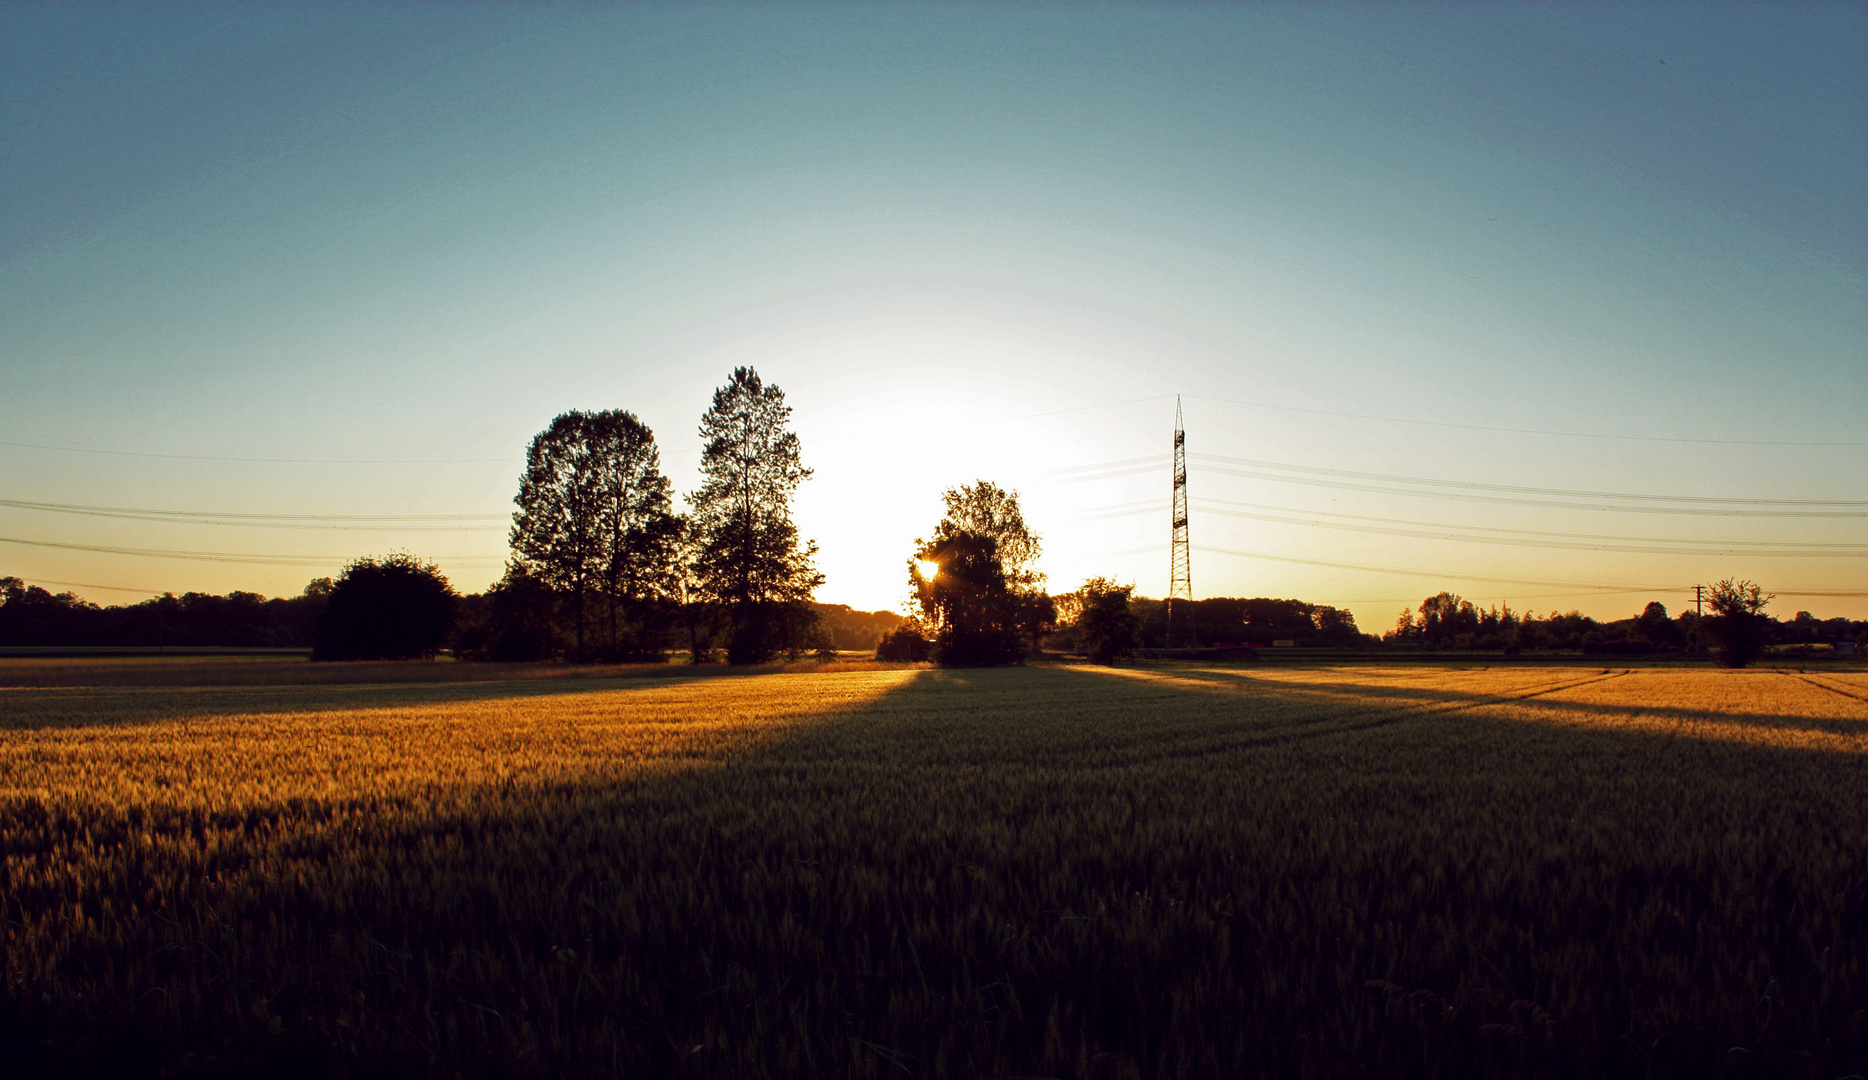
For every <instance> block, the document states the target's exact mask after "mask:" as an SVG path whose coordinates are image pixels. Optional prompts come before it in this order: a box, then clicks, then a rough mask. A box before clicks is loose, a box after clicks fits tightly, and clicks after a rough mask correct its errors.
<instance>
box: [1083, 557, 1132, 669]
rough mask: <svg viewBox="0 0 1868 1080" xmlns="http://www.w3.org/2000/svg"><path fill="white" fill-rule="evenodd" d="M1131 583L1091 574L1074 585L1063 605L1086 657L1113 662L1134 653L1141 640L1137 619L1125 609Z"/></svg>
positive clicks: (1127, 607)
mask: <svg viewBox="0 0 1868 1080" xmlns="http://www.w3.org/2000/svg"><path fill="white" fill-rule="evenodd" d="M1134 592H1135V586H1133V585H1118V584H1116V583H1115V582H1114V581H1111V580H1110V579H1108V578H1106V577H1093V578H1091V579H1089V580H1088V581H1085V582H1084V583H1083V584H1082V585H1080V586H1078V588H1077V590H1076V592H1074V593H1072V594H1071V595H1070V598H1069V600H1070V602H1069V603H1068V604H1066V605H1064V607H1065V609H1066V611H1067V612H1068V613H1069V615H1070V616H1071V623H1072V625H1073V626H1074V627H1075V628H1076V632H1077V640H1078V641H1079V642H1080V643H1081V645H1082V647H1083V651H1084V652H1086V653H1088V654H1089V657H1090V660H1091V661H1092V662H1093V663H1098V664H1113V663H1115V662H1116V661H1117V660H1119V659H1122V658H1124V657H1129V656H1133V655H1135V648H1136V646H1138V645H1140V644H1141V620H1139V619H1137V618H1136V617H1135V613H1134V612H1132V611H1130V610H1129V598H1130V596H1131V595H1132V594H1133V593H1134Z"/></svg>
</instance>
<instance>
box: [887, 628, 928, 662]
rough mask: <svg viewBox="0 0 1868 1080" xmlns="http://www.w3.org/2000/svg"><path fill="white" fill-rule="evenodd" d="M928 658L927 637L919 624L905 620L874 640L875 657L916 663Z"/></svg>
mask: <svg viewBox="0 0 1868 1080" xmlns="http://www.w3.org/2000/svg"><path fill="white" fill-rule="evenodd" d="M927 658H928V639H927V638H926V637H925V636H923V635H922V633H921V624H920V623H918V622H913V621H910V622H906V623H903V624H902V625H900V626H898V627H896V628H895V629H893V630H890V631H888V632H887V633H885V634H883V635H882V637H881V638H880V639H879V640H878V641H877V642H876V659H878V660H888V661H893V662H895V663H914V664H918V663H920V662H921V661H923V660H926V659H927Z"/></svg>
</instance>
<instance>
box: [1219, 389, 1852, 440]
mask: <svg viewBox="0 0 1868 1080" xmlns="http://www.w3.org/2000/svg"><path fill="white" fill-rule="evenodd" d="M1187 396H1188V397H1190V398H1195V399H1197V400H1199V401H1213V402H1218V403H1221V404H1225V405H1245V406H1248V407H1250V408H1254V409H1276V410H1278V411H1280V412H1299V413H1309V414H1310V415H1312V416H1342V417H1347V418H1349V419H1352V420H1379V421H1381V422H1382V423H1385V424H1416V425H1419V426H1422V427H1443V428H1457V429H1459V430H1462V431H1492V432H1498V433H1500V434H1506V435H1557V436H1561V437H1563V438H1566V439H1615V440H1619V441H1623V442H1661V443H1695V444H1699V445H1706V446H1868V442H1803V441H1796V440H1781V439H1694V438H1685V437H1679V436H1669V435H1604V434H1601V433H1599V432H1587V431H1553V430H1550V429H1546V428H1514V427H1498V426H1495V425H1492V424H1458V423H1454V422H1452V421H1449V420H1418V419H1413V418H1410V417H1401V416H1377V415H1374V414H1371V413H1352V412H1341V411H1339V410H1336V409H1305V408H1300V407H1298V406H1296V405H1273V404H1271V403H1270V402H1267V401H1239V400H1237V399H1235V398H1219V397H1208V396H1206V395H1204V394H1188V395H1187Z"/></svg>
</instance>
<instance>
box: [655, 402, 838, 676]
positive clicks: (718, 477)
mask: <svg viewBox="0 0 1868 1080" xmlns="http://www.w3.org/2000/svg"><path fill="white" fill-rule="evenodd" d="M790 419H791V409H790V407H789V406H787V405H786V404H785V394H784V391H782V390H780V389H779V388H778V387H776V386H767V385H766V384H765V383H764V382H762V381H761V380H760V378H759V374H758V372H756V371H754V370H753V369H751V368H749V367H742V368H735V369H733V373H732V375H731V376H729V377H728V379H727V384H726V385H725V386H722V387H720V388H719V389H718V390H716V391H714V395H713V405H712V406H711V407H710V408H709V409H708V410H707V413H706V415H704V416H702V417H701V427H700V435H701V438H702V439H703V440H704V441H705V443H706V448H705V449H704V450H703V451H702V452H701V476H702V482H701V487H700V490H699V491H697V492H695V493H694V494H693V495H691V496H689V499H688V501H689V504H690V506H691V510H692V512H691V515H690V516H691V518H692V521H693V523H694V530H695V555H694V563H693V567H692V574H693V576H692V589H691V591H690V600H691V601H699V602H701V603H703V604H708V605H718V608H719V611H720V612H721V614H722V615H723V617H724V618H725V621H726V623H727V626H728V628H729V633H730V634H731V637H730V638H729V640H728V643H727V660H728V661H729V662H730V663H735V664H750V663H758V662H761V661H764V660H769V659H771V658H772V657H774V656H777V655H779V654H780V653H785V654H790V655H797V654H801V653H802V652H804V651H805V650H807V649H810V648H814V647H816V645H817V641H816V636H815V634H814V632H813V629H812V628H813V626H814V625H815V621H816V620H815V615H816V613H815V612H814V611H813V610H812V609H811V607H810V600H811V593H812V592H813V591H814V590H815V589H816V588H817V587H818V586H819V585H821V584H823V581H824V576H823V575H822V574H820V573H818V572H817V570H816V568H815V567H813V566H812V565H811V564H812V560H813V559H814V558H815V557H816V555H817V544H816V543H815V542H812V543H809V544H805V545H803V546H800V545H799V543H798V528H797V526H796V525H794V524H793V523H792V520H791V499H792V496H793V495H794V494H795V493H796V492H797V489H798V485H799V484H800V483H802V482H803V481H805V480H807V479H809V478H810V476H811V470H809V469H807V468H805V467H804V465H803V463H802V461H801V460H800V457H801V453H802V449H801V446H800V444H799V442H798V436H797V435H796V434H795V433H793V432H792V431H790V430H789V429H788V428H787V427H786V423H787V422H788V421H789V420H790Z"/></svg>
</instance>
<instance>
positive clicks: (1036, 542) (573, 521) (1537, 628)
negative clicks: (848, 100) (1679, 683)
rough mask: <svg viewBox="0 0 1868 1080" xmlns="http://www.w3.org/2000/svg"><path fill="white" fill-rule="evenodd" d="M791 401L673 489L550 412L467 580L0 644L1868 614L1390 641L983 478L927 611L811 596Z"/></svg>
mask: <svg viewBox="0 0 1868 1080" xmlns="http://www.w3.org/2000/svg"><path fill="white" fill-rule="evenodd" d="M790 418H791V408H790V407H789V406H788V405H787V404H786V403H785V395H784V392H783V391H782V390H780V389H779V388H778V387H777V386H775V385H772V384H769V383H767V382H765V381H764V380H762V379H761V378H760V377H759V374H758V372H756V371H755V370H753V369H752V368H750V367H740V368H735V369H734V370H733V371H732V372H731V374H730V375H729V376H728V378H727V381H726V383H725V384H724V385H722V386H720V387H719V388H717V389H716V390H715V391H714V394H713V398H712V401H711V403H710V405H709V407H708V409H707V410H706V412H705V413H704V414H703V415H702V416H701V420H700V428H699V433H700V436H701V439H702V442H703V450H702V456H701V465H700V472H701V483H700V486H699V487H698V488H697V489H696V490H695V491H693V492H691V493H688V494H687V495H686V496H685V497H684V499H683V500H682V501H683V503H684V504H685V505H684V507H682V508H680V509H677V507H676V502H675V495H674V492H673V486H672V484H671V483H670V481H669V480H668V478H667V477H666V476H664V475H663V474H662V471H661V457H660V452H659V450H658V448H657V446H656V442H655V434H654V432H653V431H651V430H650V429H649V427H648V426H647V425H646V424H644V423H642V421H641V420H640V419H638V418H637V417H636V416H635V414H633V413H630V412H627V411H623V410H616V409H612V410H604V411H597V412H582V411H575V410H574V411H570V412H566V413H563V414H561V415H559V416H557V417H555V418H554V419H553V420H552V421H551V423H550V424H549V425H547V426H546V428H545V430H544V431H541V432H540V433H539V434H538V435H537V436H535V437H534V438H533V439H532V441H531V443H530V444H529V446H528V447H527V450H526V459H525V468H524V470H523V472H522V473H521V475H520V478H519V487H518V493H517V494H516V495H515V496H514V503H515V505H516V507H517V509H516V510H515V512H514V514H513V525H512V530H511V533H510V536H509V540H510V548H511V551H510V557H509V558H508V560H507V563H506V567H505V571H504V573H503V574H502V575H501V577H500V579H499V580H498V581H497V582H496V583H494V584H493V585H492V586H491V587H490V588H489V589H488V590H487V591H486V592H485V593H483V594H480V595H476V596H466V597H462V596H459V595H458V594H457V593H456V592H455V590H454V589H453V587H452V586H451V585H450V584H449V582H448V580H447V578H446V577H444V576H443V575H442V574H441V572H440V570H439V569H438V568H437V567H435V566H434V565H433V564H432V563H428V562H424V561H422V560H420V559H418V558H416V557H414V556H412V555H408V554H391V555H388V556H382V557H367V558H361V559H358V560H356V561H354V562H352V563H351V564H350V565H349V566H348V567H346V569H345V571H344V573H343V575H342V576H341V577H339V578H337V579H335V580H333V579H331V578H320V579H318V580H315V581H313V582H312V583H311V584H310V585H308V586H307V587H306V589H305V592H304V594H303V595H302V596H299V597H293V598H287V599H275V600H266V599H264V598H262V597H259V596H257V595H255V594H252V593H241V592H236V593H231V594H229V595H227V596H225V597H218V596H208V595H204V594H198V593H189V594H186V595H184V596H182V597H179V598H178V597H175V596H164V597H158V598H155V599H153V600H149V601H145V602H143V603H140V604H135V605H130V606H127V607H119V608H99V607H96V606H95V605H90V604H86V603H85V602H83V601H82V600H79V599H78V598H77V597H76V596H73V595H71V594H61V595H57V596H55V595H53V594H51V593H48V592H47V591H46V590H44V589H40V588H37V587H32V586H28V585H26V584H25V583H24V582H23V581H20V580H19V579H17V578H0V645H157V646H163V645H168V646H176V647H201V646H236V647H279V648H294V647H299V648H302V647H310V648H311V649H312V656H313V659H315V660H363V659H413V658H420V657H431V656H434V655H436V654H437V653H439V652H441V651H443V650H452V652H453V653H454V655H455V656H457V657H458V658H460V659H464V660H495V661H539V660H569V661H573V662H606V663H644V662H647V663H660V662H664V661H666V660H667V659H668V658H669V657H670V655H671V654H674V653H678V652H685V653H686V655H687V656H688V658H689V659H690V660H691V661H692V662H694V663H707V662H713V661H718V660H725V661H726V662H728V663H734V664H750V663H761V662H765V661H769V660H772V659H774V658H777V657H781V656H782V657H788V658H796V657H801V656H804V655H806V654H817V655H823V656H829V655H833V654H834V652H835V651H837V650H840V649H841V650H848V649H864V650H867V649H870V648H874V649H875V650H876V655H877V656H878V657H880V658H882V659H888V660H899V661H923V660H931V661H933V662H935V663H938V664H941V665H943V666H954V667H974V666H991V665H998V664H1016V663H1021V662H1023V661H1024V660H1025V659H1026V658H1028V657H1030V656H1032V655H1035V654H1041V653H1042V652H1043V651H1044V650H1045V648H1046V647H1047V645H1048V646H1050V647H1051V648H1053V649H1062V650H1064V651H1071V652H1081V653H1083V654H1085V655H1087V656H1089V657H1090V658H1091V659H1093V660H1096V661H1099V662H1105V663H1107V662H1112V661H1114V660H1116V659H1120V658H1122V657H1125V656H1130V655H1133V654H1134V653H1135V652H1136V651H1137V650H1140V649H1150V648H1152V649H1159V648H1164V647H1166V646H1167V645H1168V644H1169V638H1170V636H1172V637H1173V638H1174V639H1175V640H1174V644H1177V645H1185V644H1189V643H1192V642H1198V643H1201V644H1204V645H1207V646H1219V647H1233V648H1240V647H1246V646H1267V645H1273V644H1283V643H1289V644H1293V645H1298V646H1322V647H1344V646H1357V645H1371V646H1372V645H1378V644H1386V645H1392V646H1399V647H1409V648H1432V649H1445V648H1451V649H1481V650H1498V651H1503V652H1507V653H1516V652H1522V651H1527V650H1551V649H1554V650H1576V651H1581V652H1584V653H1605V654H1625V653H1636V652H1647V651H1657V650H1667V649H1686V648H1700V647H1709V648H1714V649H1715V650H1716V655H1717V656H1718V658H1719V660H1720V662H1721V663H1732V664H1743V663H1744V662H1746V661H1747V660H1749V659H1751V658H1752V657H1755V656H1756V655H1757V654H1758V653H1759V652H1761V651H1762V650H1763V648H1764V647H1765V646H1766V645H1768V644H1770V643H1772V642H1774V641H1793V640H1808V641H1815V640H1818V639H1819V638H1820V639H1823V640H1848V639H1851V638H1860V637H1862V636H1863V632H1864V631H1868V623H1850V622H1849V620H1846V619H1836V620H1828V621H1827V622H1818V621H1816V620H1814V619H1812V618H1811V617H1810V616H1809V614H1808V613H1807V612H1799V613H1798V615H1797V617H1796V619H1795V620H1793V623H1792V625H1791V626H1790V627H1788V628H1787V627H1786V626H1785V624H1780V623H1778V622H1777V621H1776V620H1774V619H1772V618H1770V617H1769V616H1767V615H1765V614H1764V613H1763V612H1764V608H1765V606H1766V605H1767V604H1768V603H1769V601H1770V597H1769V596H1767V595H1765V594H1764V593H1763V592H1762V591H1761V590H1760V589H1759V588H1758V587H1757V586H1756V585H1755V584H1753V583H1751V582H1741V581H1736V580H1728V581H1724V582H1720V583H1718V584H1716V585H1714V586H1713V587H1712V593H1711V603H1712V606H1713V614H1712V615H1710V616H1708V617H1706V618H1705V619H1699V618H1697V617H1695V616H1693V615H1691V614H1687V615H1682V616H1681V617H1679V618H1678V619H1674V618H1669V617H1668V615H1667V611H1666V608H1665V607H1664V606H1662V605H1661V604H1659V603H1658V602H1656V603H1651V604H1649V605H1647V608H1646V609H1645V610H1644V611H1643V612H1642V613H1641V614H1640V615H1639V616H1637V617H1635V618H1632V619H1626V620H1619V621H1616V622H1610V623H1606V624H1604V623H1598V622H1596V621H1595V620H1593V619H1590V618H1588V617H1586V616H1583V615H1581V614H1579V613H1577V612H1574V611H1572V612H1570V613H1568V614H1562V613H1558V612H1551V613H1550V614H1549V615H1548V616H1546V617H1538V616H1536V615H1535V614H1530V613H1525V614H1519V613H1517V612H1513V611H1512V610H1511V609H1510V608H1509V607H1503V608H1500V607H1492V608H1489V609H1481V608H1477V607H1475V606H1474V605H1473V604H1472V603H1470V602H1469V601H1466V600H1463V599H1461V598H1460V597H1459V596H1458V595H1456V594H1453V593H1447V592H1442V593H1438V594H1436V595H1434V596H1430V597H1427V598H1426V599H1425V600H1423V601H1422V602H1421V604H1420V607H1419V609H1418V610H1416V609H1414V608H1409V609H1406V610H1404V611H1403V612H1402V613H1401V615H1400V618H1399V619H1398V620H1397V622H1396V625H1395V628H1394V629H1393V630H1392V631H1390V632H1389V633H1387V634H1385V635H1383V636H1382V637H1381V638H1380V639H1377V638H1375V637H1373V636H1371V635H1366V634H1363V633H1362V632H1361V631H1360V630H1359V629H1358V628H1357V626H1356V622H1355V617H1354V616H1353V615H1351V614H1350V613H1349V612H1348V611H1346V610H1343V609H1340V608H1335V607H1331V606H1328V605H1322V604H1309V603H1305V602H1303V601H1300V600H1288V599H1285V600H1281V599H1272V598H1266V597H1259V598H1253V599H1242V598H1231V597H1216V598H1209V599H1206V600H1198V601H1175V602H1174V603H1173V610H1172V613H1171V614H1172V616H1173V624H1172V630H1173V633H1172V635H1170V622H1169V616H1170V611H1169V607H1168V604H1167V603H1166V602H1164V601H1161V600H1154V599H1149V598H1147V597H1138V596H1136V595H1134V588H1133V586H1131V585H1124V584H1121V583H1118V582H1116V581H1113V580H1111V579H1109V578H1104V577H1095V578H1091V579H1089V580H1087V581H1085V582H1084V583H1083V584H1082V585H1080V586H1078V587H1077V588H1075V589H1073V590H1070V591H1068V592H1063V593H1056V594H1053V593H1051V592H1049V591H1048V589H1047V582H1046V578H1045V575H1044V574H1043V573H1042V572H1041V571H1040V569H1039V565H1038V564H1039V556H1040V555H1041V553H1042V542H1041V539H1040V537H1039V536H1038V535H1037V534H1036V533H1034V532H1033V531H1032V530H1031V529H1030V527H1029V526H1028V525H1027V524H1026V522H1025V519H1024V515H1023V512H1022V510H1021V509H1020V506H1019V501H1018V493H1017V492H1016V491H1009V490H1006V489H1004V488H1001V487H999V486H998V485H997V484H994V483H992V482H990V481H986V480H978V481H975V482H974V483H972V484H968V485H962V486H959V487H955V488H951V489H949V490H947V491H946V492H944V493H943V494H942V496H941V510H942V513H941V516H940V518H939V520H938V521H936V522H935V525H934V527H933V529H932V530H931V531H930V532H929V533H928V535H927V536H926V537H924V538H922V539H918V540H916V541H915V542H914V544H913V545H912V548H911V551H910V555H909V558H908V559H907V566H906V569H907V574H906V585H907V588H908V595H909V605H908V606H909V607H910V609H911V610H912V614H911V615H909V616H907V617H903V616H899V615H896V614H894V613H892V612H885V611H878V612H858V611H853V610H851V609H849V608H847V607H843V606H841V605H825V604H819V603H816V602H815V601H814V599H813V593H814V592H815V590H816V589H817V587H818V586H819V585H821V584H822V583H823V580H824V577H823V575H822V574H821V573H819V572H818V570H817V568H816V566H815V561H816V557H817V544H816V543H815V542H814V541H805V540H802V539H801V538H800V537H799V534H798V529H797V526H796V525H795V524H794V523H793V521H792V517H791V506H792V500H793V498H794V497H795V495H796V493H797V490H798V487H799V485H800V484H802V483H803V482H804V481H805V480H808V479H810V477H811V470H810V469H809V468H808V467H806V466H805V465H804V464H803V454H802V445H801V443H800V441H799V439H798V436H797V434H796V433H795V432H793V431H792V430H791V429H790V426H789V424H790Z"/></svg>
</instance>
